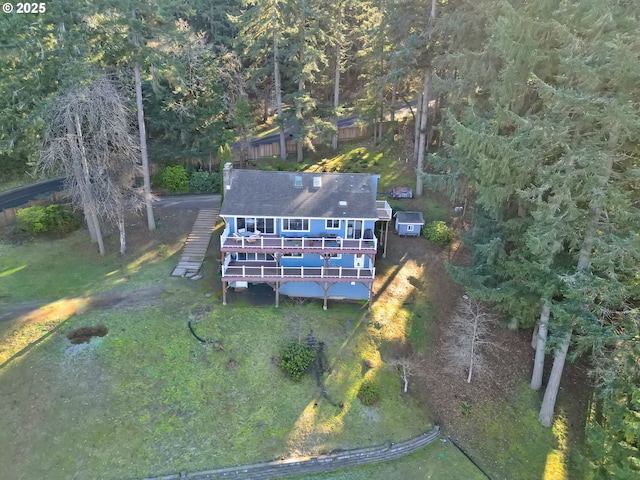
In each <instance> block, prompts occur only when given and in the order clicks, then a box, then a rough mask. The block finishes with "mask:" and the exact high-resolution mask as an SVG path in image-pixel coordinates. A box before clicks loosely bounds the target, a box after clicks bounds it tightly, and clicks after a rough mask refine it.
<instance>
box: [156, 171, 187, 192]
mask: <svg viewBox="0 0 640 480" xmlns="http://www.w3.org/2000/svg"><path fill="white" fill-rule="evenodd" d="M162 186H163V187H164V188H166V189H167V190H169V191H170V192H186V191H188V190H189V174H188V173H187V169H186V168H184V165H167V166H166V167H165V169H164V171H163V172H162Z"/></svg>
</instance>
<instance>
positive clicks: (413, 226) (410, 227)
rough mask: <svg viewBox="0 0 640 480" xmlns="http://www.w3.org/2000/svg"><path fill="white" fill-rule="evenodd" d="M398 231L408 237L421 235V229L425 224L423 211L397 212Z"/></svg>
mask: <svg viewBox="0 0 640 480" xmlns="http://www.w3.org/2000/svg"><path fill="white" fill-rule="evenodd" d="M395 217H396V232H398V235H406V236H408V237H418V236H420V230H421V229H422V226H423V225H424V218H423V217H422V212H396V214H395Z"/></svg>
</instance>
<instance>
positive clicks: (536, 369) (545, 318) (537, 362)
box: [531, 302, 551, 390]
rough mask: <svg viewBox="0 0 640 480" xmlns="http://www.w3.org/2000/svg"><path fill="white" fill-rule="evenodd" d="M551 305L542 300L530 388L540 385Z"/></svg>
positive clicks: (537, 388) (535, 388)
mask: <svg viewBox="0 0 640 480" xmlns="http://www.w3.org/2000/svg"><path fill="white" fill-rule="evenodd" d="M550 314H551V305H550V304H549V303H548V302H544V304H543V305H542V312H541V313H540V320H539V321H538V335H537V336H536V356H535V359H534V361H533V374H532V375H531V388H533V389H534V390H539V389H540V387H542V373H543V372H544V356H545V347H546V345H547V332H548V329H549V316H550Z"/></svg>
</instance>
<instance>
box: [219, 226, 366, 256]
mask: <svg viewBox="0 0 640 480" xmlns="http://www.w3.org/2000/svg"><path fill="white" fill-rule="evenodd" d="M220 242H221V245H222V247H223V248H229V247H240V248H243V249H244V248H251V249H256V250H265V251H272V250H274V249H275V250H285V251H303V250H308V249H320V250H335V251H336V252H339V251H340V250H365V251H376V250H377V247H378V239H377V238H376V237H375V236H373V238H359V239H350V238H342V237H335V238H332V237H278V236H269V235H260V234H257V235H249V236H247V235H246V234H245V235H230V234H229V233H228V232H226V231H225V232H224V233H223V234H222V236H221V237H220Z"/></svg>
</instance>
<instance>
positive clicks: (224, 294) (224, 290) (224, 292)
mask: <svg viewBox="0 0 640 480" xmlns="http://www.w3.org/2000/svg"><path fill="white" fill-rule="evenodd" d="M226 304H227V282H225V281H224V280H223V281H222V305H226Z"/></svg>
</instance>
